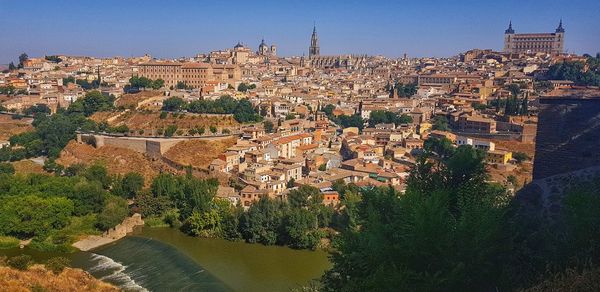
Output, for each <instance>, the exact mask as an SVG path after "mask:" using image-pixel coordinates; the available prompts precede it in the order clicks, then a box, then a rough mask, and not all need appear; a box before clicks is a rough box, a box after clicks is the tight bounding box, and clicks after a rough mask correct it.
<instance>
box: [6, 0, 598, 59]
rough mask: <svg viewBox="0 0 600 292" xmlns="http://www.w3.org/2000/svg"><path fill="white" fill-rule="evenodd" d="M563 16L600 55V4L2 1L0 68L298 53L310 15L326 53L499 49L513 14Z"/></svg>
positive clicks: (524, 19)
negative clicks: (259, 50)
mask: <svg viewBox="0 0 600 292" xmlns="http://www.w3.org/2000/svg"><path fill="white" fill-rule="evenodd" d="M422 2H426V3H422ZM561 17H562V18H563V22H564V27H565V29H566V44H565V48H566V49H567V50H568V51H569V52H575V53H580V54H581V53H592V54H594V53H596V52H598V51H600V1H599V0H569V1H553V0H545V1H541V0H540V1H533V0H496V1H481V0H480V1H458V0H456V1H392V0H386V1H383V0H369V1H354V0H345V1H326V0H319V1H313V0H309V1H284V0H279V1H270V0H263V1H249V0H244V1H238V0H229V1H219V0H211V1H204V0H198V1H183V0H179V1H176V0H161V1H159V0H120V1H106V0H95V1H88V0H71V1H53V0H40V1H31V0H0V31H1V32H0V64H6V63H8V62H9V61H15V60H16V59H17V57H18V55H19V54H20V53H21V52H27V53H28V54H29V55H30V56H43V55H51V54H68V55H91V56H100V57H106V56H117V55H118V56H132V55H135V56H139V55H142V54H144V53H149V54H151V55H153V56H155V57H181V56H193V55H195V54H196V53H199V52H208V51H210V50H216V49H224V48H228V47H232V46H233V45H235V44H236V42H237V41H238V40H239V41H241V42H243V43H245V44H247V45H250V46H251V47H252V48H253V49H256V47H257V46H258V44H259V43H260V39H261V38H262V37H264V38H265V40H266V42H267V43H269V44H270V43H275V44H277V46H278V49H279V53H280V55H284V56H289V55H301V54H302V53H306V52H307V50H308V45H309V41H310V33H311V31H312V25H313V21H315V22H316V24H317V31H318V34H319V39H320V46H321V54H324V55H325V54H341V53H367V54H382V55H385V56H389V57H398V56H401V55H402V54H403V53H407V54H408V55H409V56H452V55H456V54H457V53H459V52H462V51H465V50H468V49H472V48H491V49H497V50H500V49H501V48H502V43H503V33H504V30H505V29H506V27H507V24H508V21H509V20H510V19H512V21H513V27H514V29H515V30H516V31H517V32H552V31H554V29H555V28H556V26H557V24H558V21H559V19H560V18H561Z"/></svg>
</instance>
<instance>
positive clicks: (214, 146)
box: [164, 138, 236, 168]
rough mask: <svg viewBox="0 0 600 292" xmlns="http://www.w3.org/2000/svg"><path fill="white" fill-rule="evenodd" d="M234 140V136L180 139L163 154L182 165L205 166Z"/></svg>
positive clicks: (232, 143)
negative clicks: (227, 137) (212, 139)
mask: <svg viewBox="0 0 600 292" xmlns="http://www.w3.org/2000/svg"><path fill="white" fill-rule="evenodd" d="M235 142H236V139H234V138H232V139H226V140H220V141H212V142H209V141H200V140H188V141H182V142H179V143H177V145H175V146H173V147H171V149H169V151H167V152H166V153H165V154H164V156H165V157H167V158H168V159H171V160H173V161H175V162H178V163H180V164H183V165H191V166H195V167H200V168H207V167H208V165H209V164H210V163H211V162H212V161H213V160H214V159H215V158H217V157H218V156H219V154H222V153H224V152H225V150H226V149H227V148H229V147H231V146H232V145H234V144H235Z"/></svg>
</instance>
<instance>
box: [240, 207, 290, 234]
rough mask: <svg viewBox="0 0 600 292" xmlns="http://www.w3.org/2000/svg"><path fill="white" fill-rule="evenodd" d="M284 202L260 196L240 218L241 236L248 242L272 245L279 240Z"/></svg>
mask: <svg viewBox="0 0 600 292" xmlns="http://www.w3.org/2000/svg"><path fill="white" fill-rule="evenodd" d="M284 208H285V206H284V204H283V203H281V202H277V201H274V200H270V199H269V198H267V197H262V198H261V199H260V200H258V202H255V203H254V204H252V206H250V208H249V209H248V211H247V212H246V213H244V214H243V215H242V216H241V218H240V232H241V234H242V238H244V239H245V240H246V241H247V242H250V243H262V244H265V245H273V244H276V243H278V242H281V238H280V237H279V234H280V233H281V230H282V228H283V226H282V224H283V218H284Z"/></svg>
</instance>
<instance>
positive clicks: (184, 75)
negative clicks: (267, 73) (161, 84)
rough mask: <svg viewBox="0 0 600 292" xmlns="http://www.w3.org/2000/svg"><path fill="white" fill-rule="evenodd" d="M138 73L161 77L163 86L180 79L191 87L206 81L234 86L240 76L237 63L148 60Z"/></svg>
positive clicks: (204, 83)
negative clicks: (220, 63)
mask: <svg viewBox="0 0 600 292" xmlns="http://www.w3.org/2000/svg"><path fill="white" fill-rule="evenodd" d="M139 75H140V76H142V77H146V78H150V79H162V80H164V81H165V86H175V85H177V82H180V81H181V82H184V83H185V84H186V85H188V86H191V87H193V88H202V87H204V85H206V84H207V83H208V82H220V83H227V84H230V85H232V86H235V84H236V83H237V82H239V81H240V80H241V78H242V71H241V70H240V67H239V66H238V65H218V64H209V63H179V62H149V63H144V64H140V69H139Z"/></svg>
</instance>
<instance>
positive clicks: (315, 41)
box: [308, 24, 320, 58]
mask: <svg viewBox="0 0 600 292" xmlns="http://www.w3.org/2000/svg"><path fill="white" fill-rule="evenodd" d="M319 51H320V49H319V37H318V36H317V25H316V24H315V25H314V26H313V32H312V35H311V36H310V47H309V48H308V57H309V58H310V57H312V56H318V55H319Z"/></svg>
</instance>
